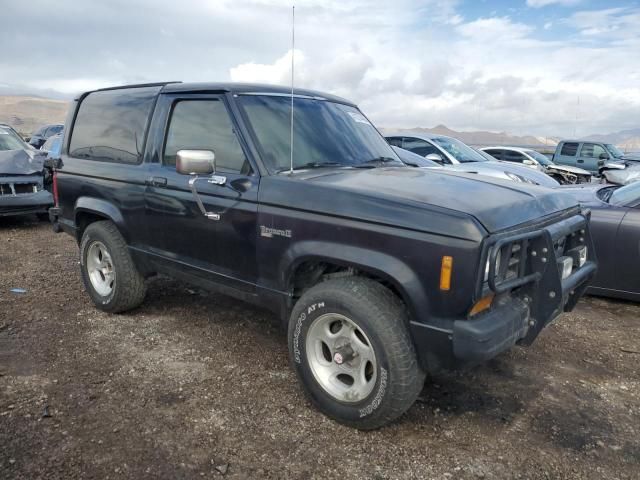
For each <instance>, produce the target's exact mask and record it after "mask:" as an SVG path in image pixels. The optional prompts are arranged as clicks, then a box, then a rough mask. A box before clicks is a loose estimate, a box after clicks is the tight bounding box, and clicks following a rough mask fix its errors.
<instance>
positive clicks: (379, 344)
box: [289, 277, 425, 430]
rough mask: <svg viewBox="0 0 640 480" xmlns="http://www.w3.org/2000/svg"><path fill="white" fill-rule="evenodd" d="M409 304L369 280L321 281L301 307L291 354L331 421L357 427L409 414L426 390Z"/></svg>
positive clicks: (374, 425)
mask: <svg viewBox="0 0 640 480" xmlns="http://www.w3.org/2000/svg"><path fill="white" fill-rule="evenodd" d="M407 325H408V318H407V314H406V311H405V308H404V305H403V304H402V302H401V301H400V300H399V299H398V297H396V296H395V295H394V294H393V293H392V292H391V291H390V290H388V289H387V288H385V287H384V286H383V285H381V284H379V283H378V282H375V281H373V280H370V279H366V278H360V277H349V278H343V279H335V280H329V281H326V282H322V283H320V284H318V285H316V286H314V287H313V288H311V289H309V290H308V291H307V292H305V294H304V295H303V296H302V297H301V298H300V300H299V301H298V302H297V303H296V305H295V307H294V310H293V312H292V315H291V320H290V322H289V353H290V356H291V360H292V364H293V368H294V369H295V371H296V373H297V375H298V378H299V380H300V382H301V383H302V385H303V387H304V389H305V392H306V393H307V395H308V396H309V398H310V399H311V401H312V402H313V403H314V405H315V406H316V407H317V408H318V409H319V410H321V411H322V412H323V413H325V414H326V415H328V416H329V417H331V418H333V419H335V420H337V421H339V422H341V423H344V424H346V425H350V426H353V427H356V428H360V429H364V430H369V429H374V428H378V427H381V426H383V425H385V424H387V423H389V422H391V421H393V420H394V419H396V418H397V417H399V416H400V415H402V414H403V413H404V412H405V411H406V410H407V409H408V408H409V407H410V406H411V405H412V404H413V402H414V401H415V399H416V397H417V396H418V394H419V393H420V390H421V389H422V387H423V385H424V377H425V375H424V373H423V372H422V370H421V369H420V368H419V366H418V362H417V359H416V353H415V349H414V346H413V343H412V341H411V338H410V336H409V332H408V329H407Z"/></svg>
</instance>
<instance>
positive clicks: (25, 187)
mask: <svg viewBox="0 0 640 480" xmlns="http://www.w3.org/2000/svg"><path fill="white" fill-rule="evenodd" d="M37 191H38V184H37V183H0V196H16V195H25V194H29V193H36V192H37Z"/></svg>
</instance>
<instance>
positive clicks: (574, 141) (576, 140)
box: [558, 138, 611, 145]
mask: <svg viewBox="0 0 640 480" xmlns="http://www.w3.org/2000/svg"><path fill="white" fill-rule="evenodd" d="M567 142H568V143H585V142H588V143H602V144H605V143H611V142H601V141H600V140H589V139H588V138H582V139H575V140H560V141H559V142H558V145H560V144H561V143H567Z"/></svg>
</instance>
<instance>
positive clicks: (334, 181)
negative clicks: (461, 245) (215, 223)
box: [260, 167, 577, 237]
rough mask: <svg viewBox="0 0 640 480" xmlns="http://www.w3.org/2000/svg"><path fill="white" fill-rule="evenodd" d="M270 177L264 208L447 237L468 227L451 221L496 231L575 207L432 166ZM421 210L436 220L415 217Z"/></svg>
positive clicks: (524, 188) (527, 188)
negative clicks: (276, 207)
mask: <svg viewBox="0 0 640 480" xmlns="http://www.w3.org/2000/svg"><path fill="white" fill-rule="evenodd" d="M269 178H270V179H272V181H273V183H272V182H271V181H269V182H265V185H264V187H265V188H264V190H263V184H262V183H261V186H260V189H261V194H262V193H264V195H265V196H264V197H263V198H262V201H265V202H266V203H271V204H280V205H287V206H290V207H292V208H298V209H305V210H311V211H317V212H319V213H328V214H334V215H339V216H343V217H351V218H360V219H369V220H372V221H376V222H380V223H387V224H394V225H406V226H408V227H409V228H413V229H418V230H423V231H430V232H433V231H436V232H438V231H439V230H440V232H439V233H445V234H451V232H450V231H449V232H447V230H451V229H462V228H463V227H457V226H455V221H453V219H452V218H451V217H452V216H453V217H454V218H455V217H458V218H462V217H469V216H471V217H473V218H474V219H475V220H476V221H477V222H479V223H480V224H481V225H482V226H483V227H484V228H485V229H486V230H487V231H488V232H497V231H500V230H504V229H507V228H510V227H514V226H516V225H521V224H525V223H528V222H531V221H534V220H538V219H540V218H541V217H546V216H549V215H553V214H556V213H558V212H561V211H564V210H567V209H570V208H572V207H576V206H577V202H576V201H575V200H573V199H572V198H571V197H570V196H567V195H558V194H556V193H555V192H554V190H551V189H548V188H544V187H539V186H535V185H527V184H524V183H516V182H513V181H510V180H500V179H493V178H489V177H484V176H478V175H473V174H465V173H457V172H451V171H449V172H446V173H445V171H440V170H433V169H422V168H396V167H389V168H376V169H333V170H322V171H320V170H314V171H307V172H300V173H295V174H293V175H292V176H289V175H278V176H273V177H269ZM417 210H421V211H422V212H430V213H431V214H433V216H431V217H430V216H429V215H426V216H424V215H414V216H412V213H411V212H416V211H417ZM385 212H386V213H385ZM445 217H446V218H445ZM463 223H464V222H461V225H462V224H463ZM464 228H466V227H464ZM442 230H444V231H442ZM457 234H458V235H459V236H462V237H464V232H460V231H458V232H457Z"/></svg>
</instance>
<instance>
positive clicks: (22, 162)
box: [0, 150, 44, 175]
mask: <svg viewBox="0 0 640 480" xmlns="http://www.w3.org/2000/svg"><path fill="white" fill-rule="evenodd" d="M43 168H44V156H42V155H33V154H30V153H29V152H27V151H25V150H2V151H0V175H31V174H33V173H39V172H42V170H43Z"/></svg>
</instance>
